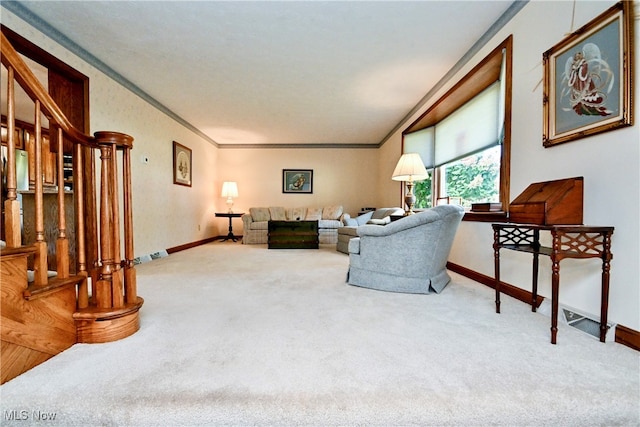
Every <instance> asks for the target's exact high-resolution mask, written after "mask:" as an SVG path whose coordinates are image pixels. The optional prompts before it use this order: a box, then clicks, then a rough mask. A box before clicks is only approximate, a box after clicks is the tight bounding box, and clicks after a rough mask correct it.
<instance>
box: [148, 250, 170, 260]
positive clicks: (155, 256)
mask: <svg viewBox="0 0 640 427" xmlns="http://www.w3.org/2000/svg"><path fill="white" fill-rule="evenodd" d="M167 256H169V254H168V253H167V251H165V250H164V249H163V250H161V251H158V252H154V253H152V254H151V259H158V258H164V257H167Z"/></svg>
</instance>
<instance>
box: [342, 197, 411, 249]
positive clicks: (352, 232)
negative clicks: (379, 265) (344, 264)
mask: <svg viewBox="0 0 640 427" xmlns="http://www.w3.org/2000/svg"><path fill="white" fill-rule="evenodd" d="M391 215H404V210H403V209H402V208H380V209H376V210H375V211H369V212H366V213H363V214H362V215H358V216H357V217H355V218H351V216H350V215H349V214H347V213H346V214H344V215H343V216H342V222H343V223H344V225H345V226H344V227H341V228H339V229H338V243H337V244H336V250H338V251H339V252H342V253H345V254H348V253H349V240H351V239H353V238H354V237H358V227H359V226H361V225H365V224H375V225H386V224H388V223H390V222H391Z"/></svg>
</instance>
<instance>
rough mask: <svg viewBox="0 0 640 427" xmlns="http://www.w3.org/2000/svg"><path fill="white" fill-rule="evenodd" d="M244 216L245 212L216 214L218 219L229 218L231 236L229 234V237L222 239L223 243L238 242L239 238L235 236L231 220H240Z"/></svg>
mask: <svg viewBox="0 0 640 427" xmlns="http://www.w3.org/2000/svg"><path fill="white" fill-rule="evenodd" d="M242 215H244V213H243V212H240V213H235V212H216V217H218V218H220V217H222V218H229V234H227V237H225V238H224V239H222V241H223V242H226V241H227V240H233V241H234V242H237V241H238V238H237V237H236V236H234V235H233V224H232V223H231V220H232V219H233V218H240V217H241V216H242Z"/></svg>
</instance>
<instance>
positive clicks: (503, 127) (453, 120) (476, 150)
mask: <svg viewBox="0 0 640 427" xmlns="http://www.w3.org/2000/svg"><path fill="white" fill-rule="evenodd" d="M511 44H512V39H511V37H509V38H507V40H505V41H504V42H503V43H502V44H501V45H500V46H498V47H497V48H496V49H495V50H494V51H493V52H492V53H491V54H489V56H487V57H486V58H485V59H484V60H483V61H482V62H481V63H480V64H479V65H478V66H476V67H475V68H474V69H473V70H472V71H471V72H470V73H469V74H467V75H466V76H465V77H464V78H463V79H462V80H461V81H460V82H459V83H458V84H457V85H456V86H454V88H453V89H451V90H450V91H449V92H448V93H447V94H445V95H444V96H443V97H442V98H441V99H440V100H438V101H437V102H436V103H435V104H434V106H432V107H431V108H430V109H429V110H427V111H426V112H425V113H424V114H423V115H422V116H421V117H420V118H418V120H416V121H415V122H414V123H412V124H411V126H409V127H408V128H407V129H406V130H405V131H404V132H403V153H419V154H420V156H421V157H422V160H423V162H424V164H425V166H426V168H427V170H428V171H429V178H428V179H426V180H424V181H420V182H417V183H416V184H415V186H414V192H415V195H416V204H415V207H416V208H428V207H431V206H434V205H436V204H441V203H460V204H462V205H463V206H464V207H465V208H466V209H467V210H470V209H471V207H472V204H482V205H483V206H485V207H484V208H483V209H482V210H494V211H495V210H500V211H503V212H504V211H506V207H507V204H508V199H509V175H508V172H509V153H510V146H511V141H510V139H511Z"/></svg>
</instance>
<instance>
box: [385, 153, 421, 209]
mask: <svg viewBox="0 0 640 427" xmlns="http://www.w3.org/2000/svg"><path fill="white" fill-rule="evenodd" d="M427 178H429V174H428V173H427V169H426V168H425V167H424V163H422V159H421V158H420V154H418V153H407V154H403V155H402V157H400V160H398V164H397V165H396V168H395V169H394V170H393V175H392V176H391V179H392V180H394V181H404V182H406V183H407V194H406V195H405V196H404V202H405V203H406V204H407V207H408V209H407V210H406V211H405V215H412V214H413V213H414V212H413V204H414V203H415V202H416V196H415V195H414V194H413V182H414V181H422V180H425V179H427Z"/></svg>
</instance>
